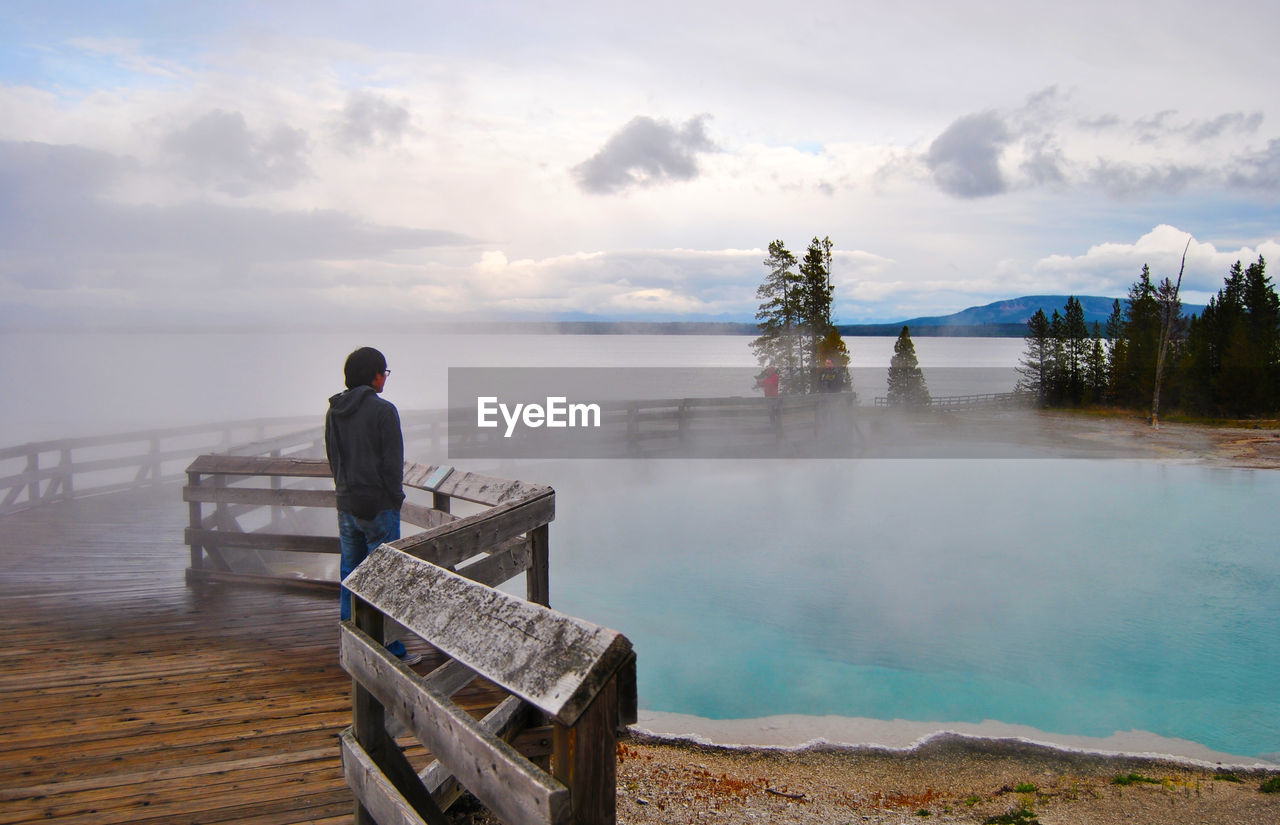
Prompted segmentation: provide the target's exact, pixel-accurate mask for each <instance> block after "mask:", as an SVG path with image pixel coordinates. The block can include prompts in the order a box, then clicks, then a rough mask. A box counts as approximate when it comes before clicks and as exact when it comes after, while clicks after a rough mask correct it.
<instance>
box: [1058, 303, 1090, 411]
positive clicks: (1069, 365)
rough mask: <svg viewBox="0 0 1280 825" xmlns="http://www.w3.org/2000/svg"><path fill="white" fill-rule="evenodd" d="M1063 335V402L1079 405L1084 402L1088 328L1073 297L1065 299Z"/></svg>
mask: <svg viewBox="0 0 1280 825" xmlns="http://www.w3.org/2000/svg"><path fill="white" fill-rule="evenodd" d="M1062 335H1063V358H1064V360H1065V363H1064V364H1063V388H1062V394H1063V399H1062V400H1063V401H1064V402H1066V403H1068V404H1072V405H1075V404H1079V403H1080V402H1081V401H1082V400H1084V393H1085V369H1086V366H1087V361H1088V356H1089V349H1090V345H1089V327H1088V325H1087V324H1085V321H1084V306H1083V305H1082V304H1081V303H1080V301H1078V300H1077V299H1076V297H1075V296H1074V295H1073V296H1071V297H1069V298H1067V305H1066V313H1065V314H1064V315H1063V317H1062Z"/></svg>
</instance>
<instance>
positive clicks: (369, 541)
mask: <svg viewBox="0 0 1280 825" xmlns="http://www.w3.org/2000/svg"><path fill="white" fill-rule="evenodd" d="M398 538H400V511H399V510H383V511H382V512H381V513H378V515H376V516H374V517H373V518H372V519H362V518H356V517H355V516H353V515H352V514H351V513H348V512H346V511H345V510H339V511H338V543H339V545H340V547H341V550H342V559H341V561H340V562H339V563H338V572H339V573H340V574H341V576H342V580H343V581H346V578H347V576H349V575H350V574H351V571H352V570H355V569H356V567H357V566H358V565H359V564H360V562H362V561H364V560H365V557H366V556H368V555H369V552H370V551H372V550H374V549H376V548H377V547H378V545H381V544H386V543H387V542H389V541H395V540H396V539H398ZM338 615H339V616H340V617H341V618H342V621H344V622H345V621H347V620H348V619H350V618H351V592H350V591H349V590H347V588H345V587H343V588H341V593H340V594H339V596H338ZM387 650H389V651H391V653H392V654H393V655H395V656H404V654H405V648H404V643H402V642H400V641H394V642H391V643H390V644H388V645H387Z"/></svg>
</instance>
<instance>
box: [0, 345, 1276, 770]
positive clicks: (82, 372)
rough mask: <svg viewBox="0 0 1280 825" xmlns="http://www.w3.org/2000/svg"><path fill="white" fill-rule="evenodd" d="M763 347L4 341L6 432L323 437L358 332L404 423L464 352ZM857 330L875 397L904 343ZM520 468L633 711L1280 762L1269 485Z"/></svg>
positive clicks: (744, 351) (1016, 472)
mask: <svg viewBox="0 0 1280 825" xmlns="http://www.w3.org/2000/svg"><path fill="white" fill-rule="evenodd" d="M749 340H750V339H748V338H744V337H737V336H666V337H664V336H552V335H546V336H541V335H539V336H531V335H489V336H437V335H430V334H422V335H412V334H392V335H384V334H377V333H374V334H368V335H331V334H319V333H316V334H287V335H272V334H265V333H240V334H230V333H227V334H190V335H185V334H159V333H154V334H153V333H139V334H134V335H128V334H105V333H101V334H100V333H70V334H67V333H6V334H3V335H0V342H3V346H4V348H5V352H6V356H7V357H6V358H5V359H4V362H3V366H0V370H2V371H3V380H4V384H5V386H6V387H7V388H10V389H9V391H7V392H6V393H5V394H4V396H3V400H0V421H2V422H3V425H4V428H3V432H4V436H3V439H2V440H3V442H4V444H5V445H11V444H18V443H22V442H26V441H33V440H40V439H49V438H60V437H66V436H74V435H90V434H97V433H104V432H120V431H126V430H136V429H145V428H149V427H155V426H162V425H180V424H191V423H201V422H214V421H220V420H226V419H236V418H256V417H263V416H295V415H296V416H313V417H314V419H315V422H316V426H317V428H318V427H319V426H320V421H321V419H322V417H323V413H324V409H325V404H326V399H327V397H328V396H329V395H330V394H332V393H334V392H337V391H338V390H340V389H341V385H342V381H341V378H342V374H341V365H342V360H343V358H345V356H346V354H347V353H348V352H350V351H351V350H352V349H354V348H355V347H357V346H361V345H366V344H367V345H372V346H377V347H378V348H380V349H382V350H383V352H384V353H386V355H387V357H388V362H389V365H390V366H391V368H392V370H393V375H392V376H391V378H390V380H389V381H388V385H387V391H386V397H387V398H388V399H389V400H391V401H393V402H394V403H396V404H397V405H398V406H399V407H400V408H401V409H402V410H412V409H425V408H433V407H440V406H443V405H444V403H445V401H446V398H447V393H446V390H447V387H446V378H447V369H448V367H451V366H452V367H459V366H513V367H537V366H556V367H619V368H622V367H726V368H728V367H733V368H753V367H755V362H754V360H753V359H752V357H751V354H750V351H749V349H748V348H747V343H748V341H749ZM848 343H849V345H850V349H851V353H852V356H853V366H854V368H855V389H856V390H857V391H858V392H859V395H860V400H861V403H863V404H864V405H866V404H870V403H871V402H872V399H873V398H874V396H875V395H877V394H882V390H881V389H879V388H878V387H877V385H876V378H875V376H876V375H877V374H882V373H883V372H884V370H886V369H887V366H888V362H889V356H890V354H891V353H892V345H893V339H890V338H875V339H872V338H855V339H850V340H849V342H848ZM915 343H916V349H917V352H918V354H919V357H920V361H921V365H922V366H923V367H924V369H925V373H926V378H928V379H929V380H930V382H931V383H930V388H931V390H933V392H934V394H935V395H945V394H964V393H966V392H995V391H1007V390H1009V389H1012V385H1013V373H1012V367H1013V366H1014V364H1016V362H1017V360H1018V357H1019V354H1020V353H1021V350H1022V342H1021V341H1019V340H1017V339H972V338H918V339H916V341H915ZM33 377H34V380H33ZM966 381H967V382H969V383H968V384H966ZM975 382H976V383H975ZM988 382H991V383H990V384H988ZM731 392H733V393H734V394H742V395H751V394H752V392H751V390H750V388H749V387H742V388H741V389H740V390H734V391H731ZM411 457H413V458H416V459H419V460H425V461H433V462H445V463H447V460H446V458H445V457H444V456H432V455H415V456H411ZM503 471H504V472H508V473H518V474H521V475H523V476H527V477H528V478H530V479H531V480H536V481H546V482H550V483H552V484H553V485H555V487H556V489H557V491H558V497H557V519H556V521H555V523H554V524H553V526H552V532H551V535H552V545H551V546H552V574H551V592H552V604H553V606H555V607H557V608H559V609H562V610H565V611H567V612H570V613H573V614H575V615H580V616H582V617H584V618H588V619H591V620H593V621H597V622H600V623H602V624H607V625H609V626H612V627H616V628H618V629H619V630H621V631H623V632H624V633H626V634H627V635H628V636H629V637H630V638H631V639H632V640H633V641H634V642H635V644H636V647H637V650H638V652H639V669H640V674H639V675H640V701H641V706H642V707H643V708H646V709H649V710H660V711H669V712H675V713H687V714H693V715H696V716H703V717H708V718H751V717H758V716H765V715H774V714H836V715H842V716H860V717H870V718H875V719H907V720H915V721H922V722H938V723H947V722H976V723H981V722H983V721H984V720H996V721H1000V722H1008V723H1016V724H1022V725H1028V726H1032V727H1034V728H1037V729H1039V730H1042V731H1046V732H1049V733H1059V734H1082V735H1088V736H1106V735H1109V734H1111V733H1113V732H1116V731H1129V730H1143V731H1151V732H1153V733H1156V734H1159V735H1160V736H1164V737H1173V738H1180V739H1186V740H1190V741H1192V742H1196V743H1200V744H1202V745H1205V746H1207V747H1210V748H1213V749H1216V750H1219V751H1223V752H1226V753H1232V754H1240V755H1244V756H1267V755H1270V758H1272V759H1275V758H1277V757H1276V754H1277V753H1280V723H1278V722H1277V716H1276V714H1275V713H1274V707H1273V706H1272V703H1273V696H1274V685H1276V684H1280V641H1278V640H1277V636H1276V633H1275V628H1276V627H1277V626H1280V598H1278V597H1280V558H1278V557H1277V555H1276V554H1275V553H1274V551H1273V549H1272V544H1271V543H1270V542H1271V539H1270V534H1271V531H1272V527H1273V521H1274V519H1273V517H1271V516H1269V510H1268V507H1267V504H1266V503H1268V502H1271V501H1274V500H1275V499H1276V496H1277V494H1280V477H1277V476H1276V474H1274V473H1269V472H1265V471H1250V470H1220V469H1210V468H1205V467H1200V466H1190V465H1180V464H1172V463H1153V462H1135V461H1066V460H1018V461H1013V460H996V459H990V460H878V461H876V460H851V461H825V462H818V461H785V460H751V461H728V462H724V461H722V462H715V461H674V460H667V461H662V460H659V461H634V462H623V461H579V462H558V463H557V462H532V463H528V464H523V465H511V466H509V467H505V468H503ZM180 506H182V505H181V503H180V502H178V501H177V500H175V507H180ZM175 552H183V549H182V547H181V541H180V539H175Z"/></svg>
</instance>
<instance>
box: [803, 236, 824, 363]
mask: <svg viewBox="0 0 1280 825" xmlns="http://www.w3.org/2000/svg"><path fill="white" fill-rule="evenodd" d="M799 305H800V318H801V324H800V327H801V330H802V335H803V338H804V342H805V353H804V357H805V359H806V364H805V365H804V366H805V367H807V368H808V370H809V371H810V372H811V373H812V375H813V378H814V380H815V381H816V380H817V373H818V370H819V369H820V368H821V366H822V361H821V360H820V359H819V355H818V345H819V343H820V342H821V341H822V340H823V339H824V338H826V337H827V332H828V331H829V330H830V329H831V282H830V274H829V273H828V271H827V252H826V250H825V249H824V248H823V245H822V241H820V240H818V239H817V238H814V239H813V240H812V241H810V242H809V248H808V249H807V250H805V254H804V259H803V260H802V261H800V304H799Z"/></svg>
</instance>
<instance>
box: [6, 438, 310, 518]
mask: <svg viewBox="0 0 1280 825" xmlns="http://www.w3.org/2000/svg"><path fill="white" fill-rule="evenodd" d="M308 425H310V426H309V427H308ZM303 428H307V429H305V430H304V429H303ZM280 433H287V435H284V436H280V435H279V434H280ZM317 435H321V436H322V435H323V434H322V433H318V432H316V428H315V419H313V418H266V419H252V420H245V421H231V422H227V423H223V424H202V425H196V426H189V427H170V428H165V429H156V430H143V431H138V432H130V433H119V434H115V435H102V436H90V437H83V438H64V439H59V440H56V441H38V442H32V443H30V444H21V445H19V446H16V447H6V448H3V449H0V474H2V475H0V514H3V513H11V512H16V511H18V510H23V509H26V508H28V507H32V506H35V505H37V504H42V503H48V502H51V501H60V500H66V499H69V498H74V497H80V496H87V495H98V494H102V493H112V492H117V491H119V490H126V489H130V488H133V487H142V486H147V485H151V484H161V483H171V482H173V481H176V480H178V479H181V478H182V468H183V466H184V465H186V464H187V463H188V462H190V461H191V457H192V456H194V455H198V454H200V453H203V452H210V451H212V450H227V449H231V448H232V445H234V444H242V443H246V442H254V443H256V444H266V443H267V442H265V441H264V439H266V438H267V437H268V436H273V438H272V439H271V441H277V440H279V441H282V442H283V443H285V444H287V445H289V448H291V449H297V448H299V447H300V446H301V445H311V444H314V443H315V442H316V437H317ZM254 449H257V448H256V447H255V448H254ZM276 449H280V447H277V448H276Z"/></svg>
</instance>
